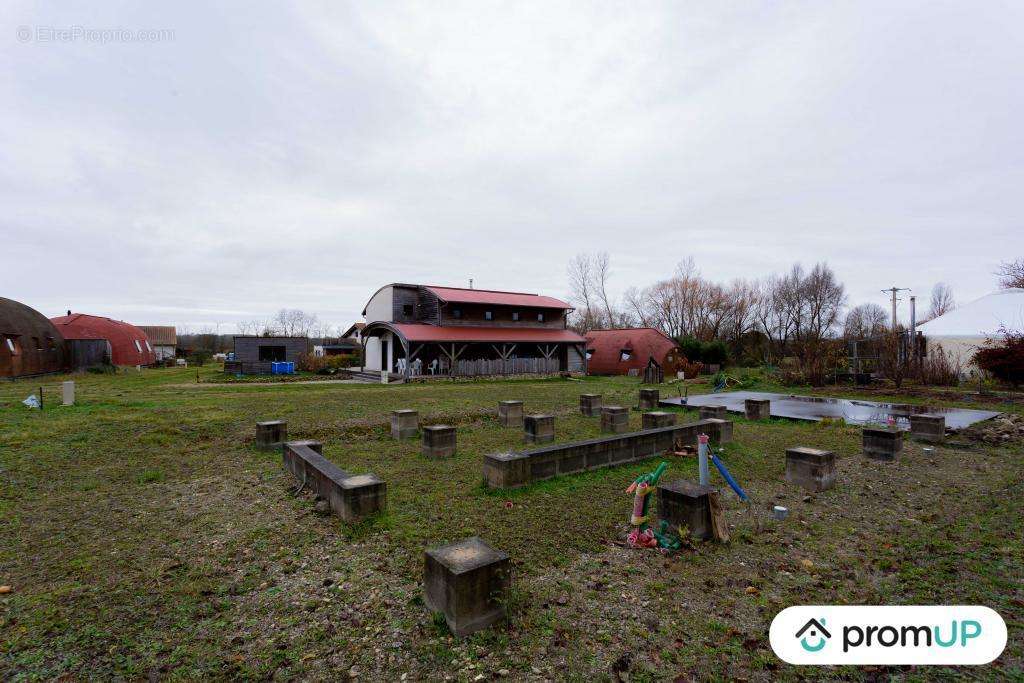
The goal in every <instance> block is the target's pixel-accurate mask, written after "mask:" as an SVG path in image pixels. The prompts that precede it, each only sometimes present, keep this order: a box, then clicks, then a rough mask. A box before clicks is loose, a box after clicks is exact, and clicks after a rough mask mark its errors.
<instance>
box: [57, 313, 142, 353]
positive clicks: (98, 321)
mask: <svg viewBox="0 0 1024 683" xmlns="http://www.w3.org/2000/svg"><path fill="white" fill-rule="evenodd" d="M50 322H52V323H53V324H54V325H55V326H56V327H57V329H58V330H60V333H61V334H62V335H64V338H65V339H106V340H107V341H108V342H110V356H111V358H110V362H111V363H113V364H114V365H149V364H151V363H153V362H155V361H156V354H155V353H154V352H153V350H152V349H151V348H150V347H148V346H147V342H148V341H149V339H148V338H147V337H146V333H145V332H143V331H142V330H140V329H139V328H138V327H136V326H135V325H131V324H129V323H126V322H122V321H120V320H111V319H110V318H103V317H100V316H98V315H85V314H84V313H73V314H71V315H62V316H60V317H59V318H51V319H50ZM136 342H138V346H136ZM140 348H141V349H142V350H141V351H139V349H140Z"/></svg>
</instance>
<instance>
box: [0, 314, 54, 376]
mask: <svg viewBox="0 0 1024 683" xmlns="http://www.w3.org/2000/svg"><path fill="white" fill-rule="evenodd" d="M64 364H65V355H64V338H63V337H62V336H61V333H60V332H58V331H57V328H56V327H55V326H54V325H53V323H51V322H50V321H49V320H47V319H46V316H44V315H43V314H42V313H40V312H39V311H37V310H35V309H34V308H29V307H28V306H26V305H25V304H22V303H19V302H17V301H14V300H12V299H4V298H3V297H0V377H7V378H13V377H28V376H31V375H42V374H46V373H51V372H60V371H61V370H63V369H64Z"/></svg>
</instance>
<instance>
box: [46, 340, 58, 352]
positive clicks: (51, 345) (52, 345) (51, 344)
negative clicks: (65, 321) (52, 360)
mask: <svg viewBox="0 0 1024 683" xmlns="http://www.w3.org/2000/svg"><path fill="white" fill-rule="evenodd" d="M46 348H48V349H50V350H51V351H53V350H54V349H56V348H57V342H55V341H53V337H47V338H46Z"/></svg>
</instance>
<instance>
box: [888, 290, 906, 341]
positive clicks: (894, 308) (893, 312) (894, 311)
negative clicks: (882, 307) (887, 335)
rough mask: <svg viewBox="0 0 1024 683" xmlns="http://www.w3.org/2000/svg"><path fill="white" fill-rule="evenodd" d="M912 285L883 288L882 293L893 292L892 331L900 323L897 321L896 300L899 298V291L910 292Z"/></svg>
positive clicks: (894, 330)
mask: <svg viewBox="0 0 1024 683" xmlns="http://www.w3.org/2000/svg"><path fill="white" fill-rule="evenodd" d="M909 291H910V287H890V288H889V289H883V290H882V294H892V331H893V332H894V333H895V332H896V327H897V325H898V323H897V322H896V302H897V301H899V299H897V298H896V293H897V292H909Z"/></svg>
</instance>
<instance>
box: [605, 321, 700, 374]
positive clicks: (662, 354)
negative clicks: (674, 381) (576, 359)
mask: <svg viewBox="0 0 1024 683" xmlns="http://www.w3.org/2000/svg"><path fill="white" fill-rule="evenodd" d="M585 336H586V340H587V369H588V372H589V373H590V374H591V375H630V374H632V375H643V372H644V368H646V367H647V364H648V362H649V361H650V360H651V359H652V358H653V359H654V361H655V362H656V363H657V364H658V365H660V366H661V369H662V371H663V372H664V374H665V376H670V375H675V373H676V371H677V370H678V369H679V367H680V366H681V364H682V363H683V362H684V361H685V360H686V358H685V356H683V353H682V351H680V349H679V346H678V345H677V344H676V342H675V341H674V340H673V339H672V338H671V337H669V336H668V335H666V334H665V333H664V332H662V331H661V330H656V329H654V328H653V327H633V328H623V329H615V330H591V331H589V332H587V333H586V335H585Z"/></svg>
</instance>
